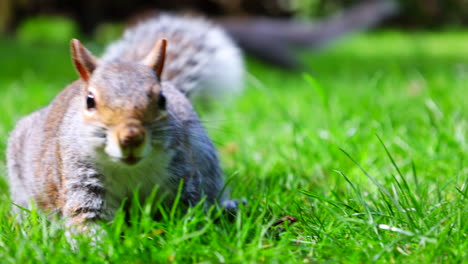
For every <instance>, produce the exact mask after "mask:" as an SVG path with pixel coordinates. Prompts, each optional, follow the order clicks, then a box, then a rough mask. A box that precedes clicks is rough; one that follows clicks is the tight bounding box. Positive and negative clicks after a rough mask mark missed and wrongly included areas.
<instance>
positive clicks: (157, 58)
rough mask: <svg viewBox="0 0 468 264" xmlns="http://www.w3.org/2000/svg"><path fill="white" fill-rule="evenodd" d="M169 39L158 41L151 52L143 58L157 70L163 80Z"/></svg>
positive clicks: (144, 62) (159, 77)
mask: <svg viewBox="0 0 468 264" xmlns="http://www.w3.org/2000/svg"><path fill="white" fill-rule="evenodd" d="M166 46H167V40H165V39H161V40H159V41H158V43H156V45H155V46H154V48H153V49H152V50H151V51H150V53H149V54H148V55H147V56H146V58H144V59H143V61H142V63H143V64H144V65H146V66H148V67H151V68H153V69H154V71H155V72H156V76H158V79H159V80H161V75H162V71H163V68H164V60H165V58H166Z"/></svg>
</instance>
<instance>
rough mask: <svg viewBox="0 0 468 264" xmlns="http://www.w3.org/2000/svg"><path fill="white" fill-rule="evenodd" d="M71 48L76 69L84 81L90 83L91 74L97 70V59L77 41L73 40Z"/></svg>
mask: <svg viewBox="0 0 468 264" xmlns="http://www.w3.org/2000/svg"><path fill="white" fill-rule="evenodd" d="M70 46H71V53H72V60H73V64H74V65H75V69H76V70H77V71H78V74H79V75H80V77H81V79H83V81H85V82H87V81H89V78H91V74H92V73H93V71H94V69H96V58H94V56H93V54H91V52H90V51H89V50H87V49H86V48H85V47H84V46H83V44H81V42H80V41H79V40H77V39H72V40H71V43H70Z"/></svg>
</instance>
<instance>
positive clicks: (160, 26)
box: [101, 14, 244, 99]
mask: <svg viewBox="0 0 468 264" xmlns="http://www.w3.org/2000/svg"><path fill="white" fill-rule="evenodd" d="M162 38H164V39H167V41H168V43H169V45H168V47H167V50H166V58H167V62H166V64H165V65H164V72H163V73H162V77H161V79H162V80H163V81H170V82H171V83H172V84H173V85H174V86H175V87H176V88H177V89H178V90H179V91H181V92H182V93H184V94H186V95H187V96H190V97H198V96H200V97H202V98H208V99H217V98H219V97H226V96H230V95H232V94H235V93H238V92H240V90H241V89H242V83H243V74H244V66H243V60H242V55H241V51H240V49H239V48H238V47H237V46H236V45H235V44H234V42H233V41H232V40H231V38H230V37H229V36H228V35H227V34H226V33H225V32H224V30H223V29H222V28H221V27H220V26H218V25H216V24H214V23H213V22H211V21H208V20H206V19H204V18H202V17H194V16H175V15H171V14H161V15H158V16H156V17H152V18H149V19H146V20H144V21H142V22H140V23H139V24H137V25H136V26H134V27H132V28H130V29H128V30H126V31H125V33H124V36H123V38H122V39H120V40H118V41H116V42H114V43H112V44H111V45H110V46H109V47H108V48H107V49H106V51H105V52H104V55H103V56H102V57H101V59H102V60H104V61H112V60H122V59H124V60H128V61H141V60H142V59H143V58H144V57H145V56H146V55H147V54H148V52H149V51H150V50H151V49H152V48H153V47H154V45H155V43H156V42H157V41H158V40H159V39H162Z"/></svg>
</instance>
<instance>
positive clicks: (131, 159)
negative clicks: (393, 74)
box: [120, 155, 141, 165]
mask: <svg viewBox="0 0 468 264" xmlns="http://www.w3.org/2000/svg"><path fill="white" fill-rule="evenodd" d="M120 160H121V161H122V162H123V163H125V164H127V165H135V164H137V163H138V162H139V161H140V160H141V158H139V157H135V156H133V155H129V156H128V157H126V158H122V159H120Z"/></svg>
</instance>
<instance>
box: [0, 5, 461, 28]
mask: <svg viewBox="0 0 468 264" xmlns="http://www.w3.org/2000/svg"><path fill="white" fill-rule="evenodd" d="M395 1H396V2H397V3H398V4H399V6H400V11H401V12H400V13H399V15H398V16H396V17H395V18H394V19H392V20H391V21H390V22H389V23H387V25H392V26H398V27H403V28H437V27H443V26H451V25H455V26H460V25H468V1H467V0H395ZM361 2H362V0H299V1H297V0H171V1H167V0H80V1H65V0H0V32H4V31H6V30H11V29H14V28H15V27H16V26H17V25H18V24H19V23H20V22H21V21H22V20H23V19H25V18H27V17H30V16H36V15H42V14H45V15H65V16H70V17H71V18H73V19H75V20H76V21H77V23H78V24H79V26H80V28H81V30H83V31H84V32H85V33H91V32H92V31H93V30H94V28H95V27H96V26H97V25H98V24H100V23H102V22H111V21H123V20H125V19H127V18H128V17H129V16H131V15H133V14H135V13H139V12H142V11H144V10H147V9H155V8H157V9H160V10H169V11H181V10H193V11H196V12H199V13H203V14H206V15H208V16H217V17H220V16H246V17H251V16H267V17H275V18H279V17H281V18H286V17H292V16H296V15H298V14H300V15H301V16H306V17H310V18H319V17H324V16H327V15H330V14H332V13H334V12H337V11H340V10H343V9H345V8H349V7H351V6H353V5H356V4H359V3H361Z"/></svg>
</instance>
